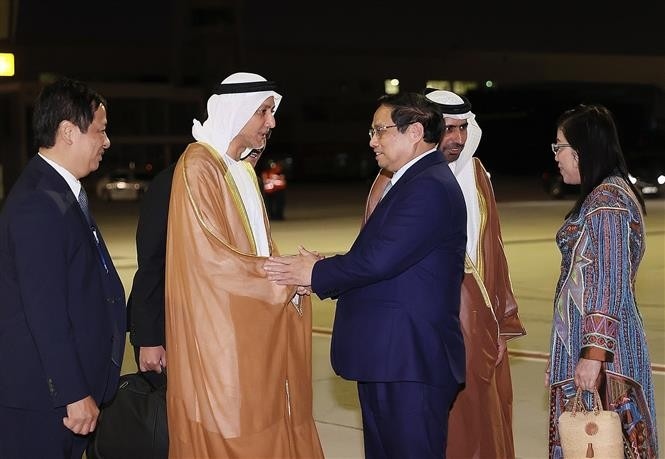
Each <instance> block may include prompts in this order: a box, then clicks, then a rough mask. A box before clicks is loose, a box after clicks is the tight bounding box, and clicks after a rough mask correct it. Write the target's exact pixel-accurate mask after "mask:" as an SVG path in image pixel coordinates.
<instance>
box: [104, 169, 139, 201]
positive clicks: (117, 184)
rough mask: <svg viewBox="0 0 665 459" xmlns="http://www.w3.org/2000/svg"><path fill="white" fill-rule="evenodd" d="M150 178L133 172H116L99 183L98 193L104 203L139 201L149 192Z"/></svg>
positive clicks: (120, 170)
mask: <svg viewBox="0 0 665 459" xmlns="http://www.w3.org/2000/svg"><path fill="white" fill-rule="evenodd" d="M149 184H150V176H148V175H147V174H143V173H140V172H135V171H131V170H122V169H119V170H115V171H113V172H111V173H109V174H106V175H104V176H103V177H101V178H100V179H99V180H98V181H97V187H96V193H97V197H98V198H99V199H103V200H104V201H138V200H139V199H141V197H142V196H143V193H145V192H146V191H147V190H148V186H149Z"/></svg>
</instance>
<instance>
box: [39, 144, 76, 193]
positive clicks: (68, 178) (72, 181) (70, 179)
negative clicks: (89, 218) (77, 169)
mask: <svg viewBox="0 0 665 459" xmlns="http://www.w3.org/2000/svg"><path fill="white" fill-rule="evenodd" d="M37 154H38V155H39V156H40V157H41V158H42V159H43V160H44V161H46V162H47V163H48V164H49V165H50V166H51V167H52V168H53V169H55V171H56V172H57V173H58V174H60V175H61V176H62V178H63V179H65V182H67V185H69V188H70V189H71V190H72V193H74V197H76V199H78V196H79V192H80V191H81V182H80V181H79V180H78V179H77V178H76V177H74V176H73V175H72V173H71V172H69V171H68V170H67V169H65V168H64V167H62V166H61V165H60V164H58V163H56V162H55V161H53V160H50V159H48V158H47V157H46V156H44V155H42V154H41V153H37Z"/></svg>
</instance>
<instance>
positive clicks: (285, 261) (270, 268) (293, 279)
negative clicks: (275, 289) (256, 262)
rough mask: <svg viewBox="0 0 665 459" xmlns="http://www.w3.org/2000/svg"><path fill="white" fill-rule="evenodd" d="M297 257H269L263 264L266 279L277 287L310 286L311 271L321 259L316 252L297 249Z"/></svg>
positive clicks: (302, 248)
mask: <svg viewBox="0 0 665 459" xmlns="http://www.w3.org/2000/svg"><path fill="white" fill-rule="evenodd" d="M298 250H299V251H300V254H299V255H292V256H286V257H269V258H268V260H266V262H265V263H264V264H263V269H265V270H266V272H267V273H268V279H270V280H271V281H273V282H275V283H277V284H279V285H299V286H309V285H312V269H313V268H314V264H315V263H316V262H317V261H319V259H320V258H321V257H320V256H319V255H318V254H317V253H316V252H310V251H309V250H307V249H305V248H304V247H299V248H298Z"/></svg>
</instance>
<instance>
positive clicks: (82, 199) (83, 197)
mask: <svg viewBox="0 0 665 459" xmlns="http://www.w3.org/2000/svg"><path fill="white" fill-rule="evenodd" d="M78 201H79V206H81V210H82V211H83V215H85V218H86V220H88V223H90V210H89V209H88V195H87V194H86V193H85V189H84V188H83V186H81V191H79V196H78Z"/></svg>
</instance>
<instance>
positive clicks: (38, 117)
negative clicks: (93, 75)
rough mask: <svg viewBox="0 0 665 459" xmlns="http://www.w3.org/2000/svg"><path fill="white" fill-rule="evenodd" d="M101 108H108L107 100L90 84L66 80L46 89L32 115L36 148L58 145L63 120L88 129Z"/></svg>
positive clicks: (85, 129) (58, 81)
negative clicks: (56, 143)
mask: <svg viewBox="0 0 665 459" xmlns="http://www.w3.org/2000/svg"><path fill="white" fill-rule="evenodd" d="M100 105H104V106H105V107H107V108H108V104H107V102H106V100H105V99H104V97H102V96H101V95H100V94H98V93H97V92H95V91H94V90H92V89H91V88H90V87H89V86H88V85H86V84H85V83H82V82H80V81H77V80H73V79H70V78H66V77H62V78H60V79H58V80H56V81H55V82H53V83H51V84H49V85H47V86H45V87H44V88H42V90H41V92H40V94H39V97H37V101H36V102H35V108H34V111H33V114H32V129H33V134H34V139H35V140H34V143H35V147H36V148H40V147H45V148H50V147H52V146H53V145H55V136H56V133H57V132H58V126H60V123H61V122H62V121H65V120H66V121H71V122H72V123H74V125H76V126H77V127H78V128H79V129H80V130H81V132H88V127H90V124H91V123H92V120H93V119H94V117H95V112H96V111H97V109H98V108H99V106H100Z"/></svg>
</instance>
